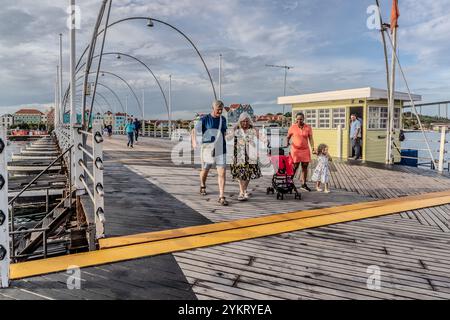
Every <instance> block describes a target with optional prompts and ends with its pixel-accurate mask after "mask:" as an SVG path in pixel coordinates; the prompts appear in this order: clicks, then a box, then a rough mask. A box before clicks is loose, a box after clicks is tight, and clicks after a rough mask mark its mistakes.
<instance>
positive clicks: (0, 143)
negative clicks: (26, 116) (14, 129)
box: [0, 126, 10, 288]
mask: <svg viewBox="0 0 450 320" xmlns="http://www.w3.org/2000/svg"><path fill="white" fill-rule="evenodd" d="M6 146H7V140H6V128H5V127H3V126H2V127H0V288H7V287H8V286H9V264H10V258H9V218H8V171H7V169H6V168H7V160H6Z"/></svg>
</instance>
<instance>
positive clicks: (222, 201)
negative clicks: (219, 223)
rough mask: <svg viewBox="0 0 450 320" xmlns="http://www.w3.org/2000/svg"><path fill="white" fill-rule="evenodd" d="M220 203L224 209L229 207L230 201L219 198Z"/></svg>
mask: <svg viewBox="0 0 450 320" xmlns="http://www.w3.org/2000/svg"><path fill="white" fill-rule="evenodd" d="M219 203H220V204H221V205H222V206H224V207H227V206H228V201H227V199H225V197H222V198H219Z"/></svg>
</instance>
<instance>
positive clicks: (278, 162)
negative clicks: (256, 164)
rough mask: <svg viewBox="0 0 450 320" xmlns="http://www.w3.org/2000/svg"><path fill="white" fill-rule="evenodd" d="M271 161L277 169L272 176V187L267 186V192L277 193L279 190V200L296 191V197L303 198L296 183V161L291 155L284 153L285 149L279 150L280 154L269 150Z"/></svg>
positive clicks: (297, 198)
mask: <svg viewBox="0 0 450 320" xmlns="http://www.w3.org/2000/svg"><path fill="white" fill-rule="evenodd" d="M269 157H270V162H271V163H272V166H273V168H274V170H275V174H274V175H273V178H272V187H269V188H267V194H268V195H269V194H275V191H276V192H277V200H284V196H285V195H287V194H293V193H295V199H296V200H301V199H302V195H301V194H300V193H299V192H298V190H297V188H296V186H295V184H294V175H295V172H294V163H293V161H292V158H291V157H290V156H285V155H284V149H282V148H280V149H279V150H278V155H275V154H272V150H270V151H269Z"/></svg>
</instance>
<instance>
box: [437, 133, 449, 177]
mask: <svg viewBox="0 0 450 320" xmlns="http://www.w3.org/2000/svg"><path fill="white" fill-rule="evenodd" d="M446 140H447V128H446V127H445V126H442V128H441V146H440V148H439V166H438V170H439V172H444V163H445V144H446V142H447V141H446Z"/></svg>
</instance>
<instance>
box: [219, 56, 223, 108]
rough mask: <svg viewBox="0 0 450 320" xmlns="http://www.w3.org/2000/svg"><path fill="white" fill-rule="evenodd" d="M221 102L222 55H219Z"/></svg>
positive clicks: (220, 95)
mask: <svg viewBox="0 0 450 320" xmlns="http://www.w3.org/2000/svg"><path fill="white" fill-rule="evenodd" d="M219 100H222V54H220V55H219Z"/></svg>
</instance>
